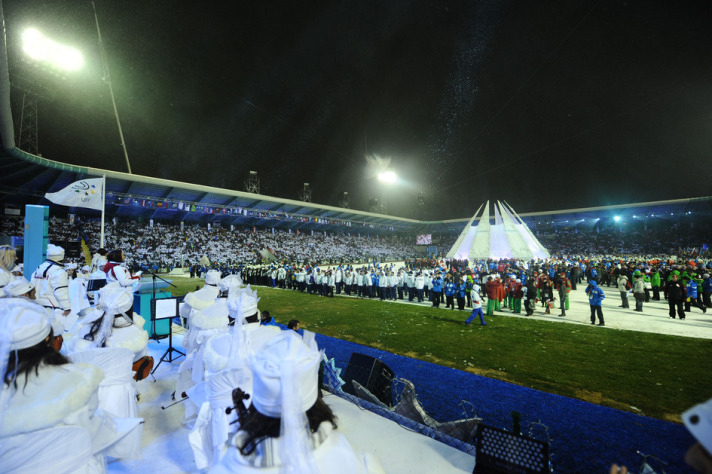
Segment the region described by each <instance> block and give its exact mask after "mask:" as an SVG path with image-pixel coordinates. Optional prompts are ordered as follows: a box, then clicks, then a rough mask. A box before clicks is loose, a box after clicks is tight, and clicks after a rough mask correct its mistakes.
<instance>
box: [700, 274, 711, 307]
mask: <svg viewBox="0 0 712 474" xmlns="http://www.w3.org/2000/svg"><path fill="white" fill-rule="evenodd" d="M702 278H704V280H702V302H703V304H704V305H705V308H712V299H711V298H710V297H711V296H712V278H710V274H709V272H708V273H705V274H703V275H702Z"/></svg>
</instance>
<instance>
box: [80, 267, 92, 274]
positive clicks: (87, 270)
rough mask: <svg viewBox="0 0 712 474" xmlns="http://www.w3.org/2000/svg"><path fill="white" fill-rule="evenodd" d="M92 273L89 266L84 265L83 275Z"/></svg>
mask: <svg viewBox="0 0 712 474" xmlns="http://www.w3.org/2000/svg"><path fill="white" fill-rule="evenodd" d="M90 271H91V268H90V267H89V265H84V266H83V267H82V273H84V272H87V273H89V272H90Z"/></svg>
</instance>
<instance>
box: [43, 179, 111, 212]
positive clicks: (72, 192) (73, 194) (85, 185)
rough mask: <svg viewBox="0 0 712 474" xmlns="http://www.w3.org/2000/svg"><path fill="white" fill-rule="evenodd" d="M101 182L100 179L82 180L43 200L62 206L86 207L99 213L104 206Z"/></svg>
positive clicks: (50, 194)
mask: <svg viewBox="0 0 712 474" xmlns="http://www.w3.org/2000/svg"><path fill="white" fill-rule="evenodd" d="M103 181H104V180H103V179H102V178H95V179H82V180H81V181H76V182H74V183H72V184H70V185H69V186H67V187H66V188H64V189H62V190H61V191H57V192H56V193H47V194H45V198H47V199H48V200H50V201H52V202H53V203H55V204H60V205H62V206H70V207H86V208H88V209H96V210H97V211H101V210H103V204H104V203H103V201H104V199H103V196H104V186H103V184H102V183H103Z"/></svg>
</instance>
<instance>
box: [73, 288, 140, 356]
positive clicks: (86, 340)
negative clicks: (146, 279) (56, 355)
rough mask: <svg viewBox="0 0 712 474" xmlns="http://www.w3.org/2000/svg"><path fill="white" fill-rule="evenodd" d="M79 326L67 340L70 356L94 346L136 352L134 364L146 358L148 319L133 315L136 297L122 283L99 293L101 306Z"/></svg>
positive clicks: (103, 289)
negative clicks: (146, 325)
mask: <svg viewBox="0 0 712 474" xmlns="http://www.w3.org/2000/svg"><path fill="white" fill-rule="evenodd" d="M79 324H80V326H79V328H78V329H77V330H76V333H75V334H72V335H71V337H67V338H66V341H65V351H66V353H72V352H79V351H83V350H87V349H91V348H94V347H123V348H126V349H129V350H131V352H133V354H134V358H133V360H134V362H136V361H138V360H139V359H141V358H143V357H144V356H146V353H147V347H148V333H147V332H146V331H145V330H144V329H143V326H144V324H145V320H144V319H143V318H142V317H141V315H140V314H137V313H134V312H133V294H132V293H131V291H130V290H129V289H128V288H123V287H122V286H120V285H119V283H116V282H115V283H111V284H109V285H106V286H105V287H104V288H102V289H101V290H99V304H98V305H97V307H96V308H95V309H94V310H93V311H92V312H91V313H89V314H88V315H87V316H86V317H85V318H84V320H83V321H80V323H79Z"/></svg>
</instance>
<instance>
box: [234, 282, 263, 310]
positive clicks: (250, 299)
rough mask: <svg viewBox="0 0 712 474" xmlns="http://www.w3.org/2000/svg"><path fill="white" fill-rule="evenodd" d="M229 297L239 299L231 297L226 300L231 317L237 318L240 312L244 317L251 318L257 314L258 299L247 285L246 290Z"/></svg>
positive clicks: (255, 293)
mask: <svg viewBox="0 0 712 474" xmlns="http://www.w3.org/2000/svg"><path fill="white" fill-rule="evenodd" d="M231 296H240V297H239V298H232V297H231V298H228V300H227V308H228V311H229V312H230V316H231V317H233V318H237V316H238V314H239V312H240V311H241V312H242V315H243V316H244V317H249V316H252V315H253V314H255V313H256V312H257V302H258V301H259V298H257V292H256V291H252V289H251V288H250V285H247V288H244V289H243V290H241V291H239V292H238V294H236V295H231Z"/></svg>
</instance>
